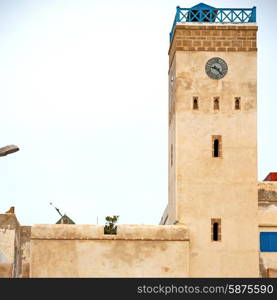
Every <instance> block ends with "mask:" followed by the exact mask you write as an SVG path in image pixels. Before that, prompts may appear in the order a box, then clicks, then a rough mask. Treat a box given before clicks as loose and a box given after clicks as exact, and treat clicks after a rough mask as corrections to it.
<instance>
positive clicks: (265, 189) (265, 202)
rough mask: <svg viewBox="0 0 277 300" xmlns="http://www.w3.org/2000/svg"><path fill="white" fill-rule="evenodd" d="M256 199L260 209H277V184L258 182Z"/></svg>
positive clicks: (274, 182)
mask: <svg viewBox="0 0 277 300" xmlns="http://www.w3.org/2000/svg"><path fill="white" fill-rule="evenodd" d="M258 199H259V206H260V207H264V208H265V207H269V206H271V207H272V208H274V207H275V208H277V182H276V181H262V182H258Z"/></svg>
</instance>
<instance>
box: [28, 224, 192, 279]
mask: <svg viewBox="0 0 277 300" xmlns="http://www.w3.org/2000/svg"><path fill="white" fill-rule="evenodd" d="M188 244H189V242H188V234H187V230H186V228H185V227H184V226H139V225H121V226H118V234H117V235H104V234H103V227H102V226H92V225H35V226H33V227H32V232H31V260H30V276H31V277H188V275H189V271H188V247H189V245H188Z"/></svg>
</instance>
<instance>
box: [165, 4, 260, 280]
mask: <svg viewBox="0 0 277 300" xmlns="http://www.w3.org/2000/svg"><path fill="white" fill-rule="evenodd" d="M255 22H256V8H255V7H253V8H250V9H224V8H214V7H211V6H208V5H205V4H202V3H201V4H199V5H197V6H194V7H192V8H188V9H187V8H180V7H177V12H176V17H175V20H174V24H173V28H172V32H171V34H170V49H169V203H168V208H167V221H166V224H174V223H176V221H178V223H185V224H186V225H187V226H188V230H189V235H190V255H189V274H190V276H191V277H258V276H259V273H258V266H259V259H258V249H259V244H258V221H257V210H258V204H257V129H256V127H257V124H256V123H257V121H256V111H257V109H256V108H257V105H256V101H257V100H256V98H257V74H256V73H257V70H256V68H257V48H256V47H257V46H256V33H257V25H256V23H255Z"/></svg>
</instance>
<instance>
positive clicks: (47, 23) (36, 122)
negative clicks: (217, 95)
mask: <svg viewBox="0 0 277 300" xmlns="http://www.w3.org/2000/svg"><path fill="white" fill-rule="evenodd" d="M199 2H201V1H181V0H178V1H175V0H147V1H141V0H140V1H138V0H128V1H127V0H126V1H123V0H117V1H115V0H101V1H100V0H0V66H1V68H0V87H1V88H0V101H1V108H0V137H1V143H0V147H2V146H5V145H8V144H16V145H18V146H19V147H20V151H19V152H17V153H15V154H12V155H9V156H7V157H2V158H0V182H1V197H0V213H4V212H5V211H6V210H8V209H9V207H10V206H15V208H16V215H17V217H18V219H19V221H20V223H21V224H26V225H32V224H41V223H49V224H52V223H55V222H56V221H57V220H58V219H59V215H58V214H57V212H56V211H55V210H54V209H53V207H51V206H50V205H49V203H50V202H53V204H54V205H56V206H57V207H58V208H59V209H60V210H61V211H62V212H63V213H66V214H67V215H68V216H70V217H71V218H72V219H73V220H74V221H75V222H76V223H78V224H96V221H97V217H98V220H99V224H104V217H105V216H107V215H120V219H119V223H121V224H123V223H125V224H126V223H129V224H158V222H159V220H160V217H161V215H162V213H163V210H164V208H165V207H166V204H167V191H168V186H167V138H168V137H167V133H168V131H167V126H168V112H167V110H168V103H167V101H168V99H167V86H168V85H167V71H168V55H167V51H168V47H169V31H170V30H171V26H172V22H173V19H174V16H175V10H176V6H177V5H179V6H181V7H191V6H193V5H196V4H198V3H199ZM203 2H205V3H206V4H209V5H211V6H215V7H234V8H236V7H238V8H240V7H244V8H246V7H250V8H251V7H253V6H257V17H258V25H259V32H258V48H259V51H258V67H259V70H258V143H259V146H258V158H259V160H258V162H259V166H258V174H259V180H263V179H264V177H265V176H266V175H267V174H268V173H269V172H271V171H277V158H276V153H277V151H276V150H277V141H276V133H275V130H276V128H277V117H276V115H277V103H276V102H277V89H276V74H275V71H276V69H277V60H276V57H275V55H276V53H277V42H276V30H277V18H276V17H275V16H276V12H277V1H276V0H256V1H252V0H240V1H231V0H230V1H227V0H226V1H222V0H221V1H219V0H210V1H203ZM246 67H247V66H246Z"/></svg>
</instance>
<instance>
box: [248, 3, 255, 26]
mask: <svg viewBox="0 0 277 300" xmlns="http://www.w3.org/2000/svg"><path fill="white" fill-rule="evenodd" d="M249 22H253V23H255V22H256V6H254V7H253V8H252V14H251V18H250V19H249Z"/></svg>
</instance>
